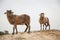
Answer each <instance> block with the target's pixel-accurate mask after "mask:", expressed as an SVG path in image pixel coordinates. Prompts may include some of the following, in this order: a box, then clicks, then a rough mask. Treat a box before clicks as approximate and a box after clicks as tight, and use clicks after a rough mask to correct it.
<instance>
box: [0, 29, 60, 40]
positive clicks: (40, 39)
mask: <svg viewBox="0 0 60 40" xmlns="http://www.w3.org/2000/svg"><path fill="white" fill-rule="evenodd" d="M0 40H60V31H59V30H45V31H35V32H31V33H27V32H25V33H18V34H14V35H12V34H8V35H3V36H0Z"/></svg>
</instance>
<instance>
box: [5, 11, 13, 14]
mask: <svg viewBox="0 0 60 40" xmlns="http://www.w3.org/2000/svg"><path fill="white" fill-rule="evenodd" d="M4 14H9V15H12V14H13V12H12V10H7V11H6V12H5V13H4Z"/></svg>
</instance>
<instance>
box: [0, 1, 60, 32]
mask: <svg viewBox="0 0 60 40" xmlns="http://www.w3.org/2000/svg"><path fill="white" fill-rule="evenodd" d="M10 9H11V10H12V11H13V12H14V14H16V15H21V14H23V13H24V14H28V15H30V17H31V23H30V25H31V31H36V30H40V25H39V14H40V13H41V12H44V13H45V15H46V16H47V17H48V18H49V20H50V25H51V29H60V0H0V31H4V30H8V31H9V32H12V29H13V26H12V25H10V23H9V22H8V20H7V17H6V15H5V14H4V12H5V11H6V10H10ZM22 26H23V27H22ZM25 28H26V26H25V25H18V31H19V32H23V31H24V30H25Z"/></svg>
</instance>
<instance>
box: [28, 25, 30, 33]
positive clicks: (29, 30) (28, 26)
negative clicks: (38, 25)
mask: <svg viewBox="0 0 60 40" xmlns="http://www.w3.org/2000/svg"><path fill="white" fill-rule="evenodd" d="M28 27H29V28H28V33H30V25H28Z"/></svg>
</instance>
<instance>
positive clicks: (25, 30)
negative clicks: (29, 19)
mask: <svg viewBox="0 0 60 40" xmlns="http://www.w3.org/2000/svg"><path fill="white" fill-rule="evenodd" d="M25 25H26V29H25V31H24V32H26V31H27V29H28V26H27V24H25Z"/></svg>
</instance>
